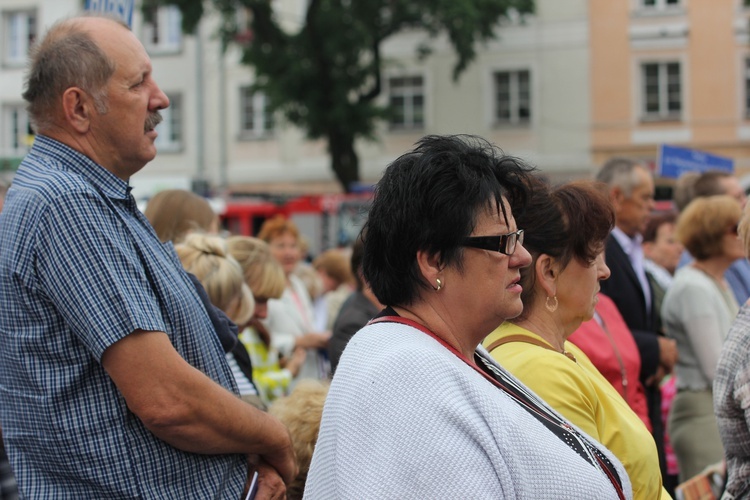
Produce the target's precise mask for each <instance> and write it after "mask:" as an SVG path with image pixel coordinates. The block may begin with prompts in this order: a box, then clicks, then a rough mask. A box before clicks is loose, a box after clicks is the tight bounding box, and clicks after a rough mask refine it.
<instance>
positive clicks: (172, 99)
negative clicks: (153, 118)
mask: <svg viewBox="0 0 750 500" xmlns="http://www.w3.org/2000/svg"><path fill="white" fill-rule="evenodd" d="M167 97H169V107H168V108H165V109H162V110H160V111H159V113H161V116H162V122H161V123H160V124H159V125H158V126H157V127H156V131H157V132H159V135H158V136H157V137H156V141H155V144H156V148H157V149H158V150H159V152H170V151H180V150H182V142H183V131H182V124H183V117H182V107H183V106H182V96H181V95H179V94H167Z"/></svg>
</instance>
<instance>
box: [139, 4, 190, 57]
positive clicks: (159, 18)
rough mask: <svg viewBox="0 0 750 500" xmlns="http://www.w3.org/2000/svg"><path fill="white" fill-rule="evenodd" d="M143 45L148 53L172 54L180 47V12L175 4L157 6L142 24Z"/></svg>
mask: <svg viewBox="0 0 750 500" xmlns="http://www.w3.org/2000/svg"><path fill="white" fill-rule="evenodd" d="M143 45H144V46H145V47H146V50H147V51H148V52H149V53H150V54H173V53H175V52H179V51H180V50H181V49H182V13H181V12H180V9H179V7H177V6H176V5H167V6H164V7H159V8H158V9H156V10H155V11H153V12H152V14H151V22H148V23H144V25H143Z"/></svg>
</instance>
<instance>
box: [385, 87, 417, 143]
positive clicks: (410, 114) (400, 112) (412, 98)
mask: <svg viewBox="0 0 750 500" xmlns="http://www.w3.org/2000/svg"><path fill="white" fill-rule="evenodd" d="M388 91H389V96H388V103H389V105H390V110H391V119H390V125H391V129H392V130H402V129H420V128H423V127H424V79H423V78H422V77H421V76H398V77H392V78H389V79H388Z"/></svg>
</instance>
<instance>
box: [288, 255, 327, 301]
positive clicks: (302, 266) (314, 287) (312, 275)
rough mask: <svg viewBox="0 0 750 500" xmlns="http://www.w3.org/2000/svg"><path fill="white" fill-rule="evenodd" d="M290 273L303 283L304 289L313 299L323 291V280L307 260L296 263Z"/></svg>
mask: <svg viewBox="0 0 750 500" xmlns="http://www.w3.org/2000/svg"><path fill="white" fill-rule="evenodd" d="M292 274H293V275H295V276H296V277H298V278H299V279H300V280H301V281H302V283H304V285H305V290H307V294H308V295H309V296H310V298H311V299H313V300H315V299H316V298H318V297H320V295H321V294H322V293H323V280H321V279H320V276H319V275H318V273H317V271H315V268H313V266H311V265H310V264H308V263H307V262H300V263H298V264H297V267H295V268H294V271H292Z"/></svg>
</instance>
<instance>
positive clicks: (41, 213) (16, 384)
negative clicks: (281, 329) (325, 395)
mask: <svg viewBox="0 0 750 500" xmlns="http://www.w3.org/2000/svg"><path fill="white" fill-rule="evenodd" d="M137 329H143V330H156V331H162V332H165V333H166V334H167V335H168V336H169V338H170V340H171V342H172V344H173V346H174V347H175V349H176V350H177V352H179V354H180V355H181V356H182V357H183V358H184V359H185V360H186V361H187V362H188V363H190V364H191V365H192V366H194V367H195V368H197V369H198V370H200V371H201V372H203V373H204V374H206V375H207V376H209V377H210V378H212V379H213V380H215V381H216V382H218V383H219V384H221V385H223V386H224V387H226V388H228V389H230V390H232V391H234V392H235V393H236V392H237V389H236V385H235V383H234V380H233V377H232V374H231V372H230V371H229V368H228V366H227V363H226V360H225V358H224V352H223V350H222V348H221V346H220V344H219V340H218V337H217V336H216V335H215V334H214V332H213V331H212V327H211V323H210V320H209V318H208V316H207V314H206V311H205V308H204V307H203V305H202V304H201V302H200V299H199V297H198V295H197V293H196V292H195V290H194V288H193V285H192V284H191V283H190V281H189V279H188V278H187V276H186V274H185V273H184V272H183V270H182V266H181V265H180V262H179V259H178V258H177V256H176V254H175V253H174V250H173V249H172V247H171V244H170V245H163V244H162V243H161V242H160V241H159V240H158V238H157V237H156V235H155V233H154V231H153V229H152V228H151V226H150V224H149V223H148V221H147V220H146V219H145V217H143V215H142V214H141V213H140V212H139V211H138V209H137V206H136V204H135V200H134V199H133V197H132V196H131V195H130V188H129V187H128V185H127V183H126V182H125V181H123V180H121V179H119V178H117V177H116V176H114V175H113V174H111V173H110V172H108V171H106V170H105V169H104V168H103V167H101V166H99V165H97V164H95V163H94V162H92V161H91V160H89V159H88V158H87V157H85V156H83V155H81V154H79V153H77V152H75V151H74V150H72V149H70V148H68V147H67V146H65V145H63V144H61V143H59V142H56V141H53V140H51V139H49V138H46V137H44V136H38V137H37V138H36V141H35V143H34V146H33V147H32V149H31V151H30V152H29V154H28V155H27V157H26V158H25V159H24V161H23V163H22V165H21V166H20V168H19V170H18V172H17V174H16V177H15V179H14V181H13V186H12V187H11V189H10V190H9V192H8V195H7V197H6V202H5V208H4V210H3V212H2V215H0V345H1V346H2V349H0V421H1V422H2V429H3V436H4V439H5V444H6V448H7V452H8V455H9V457H10V460H11V464H12V466H13V470H14V471H15V472H16V477H17V479H18V484H19V489H20V491H21V493H22V495H23V496H24V497H28V498H56V499H61V498H76V499H80V498H237V497H239V495H240V492H241V491H242V487H243V484H244V479H245V476H246V464H245V460H244V458H243V457H240V456H237V455H222V456H212V455H199V454H192V453H185V452H182V451H180V450H177V449H175V448H173V447H171V446H169V445H168V444H166V443H165V442H163V441H161V440H159V439H157V438H156V437H155V436H154V435H153V434H151V432H149V431H148V430H147V429H146V428H145V427H144V426H143V424H142V423H141V421H140V420H139V419H138V418H137V417H136V416H135V415H134V414H132V413H131V412H130V411H129V410H128V408H127V405H126V404H125V400H124V399H123V397H122V395H121V394H120V393H119V392H118V390H117V387H116V386H115V385H114V384H113V383H112V380H111V379H110V378H109V377H108V375H107V373H106V372H105V370H104V369H103V368H102V366H101V363H100V361H101V356H102V354H103V352H104V351H105V350H106V349H107V348H108V347H109V346H110V345H112V344H113V343H115V342H117V341H118V340H120V339H122V338H123V337H125V336H126V335H128V334H130V333H131V332H133V331H135V330H137Z"/></svg>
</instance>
